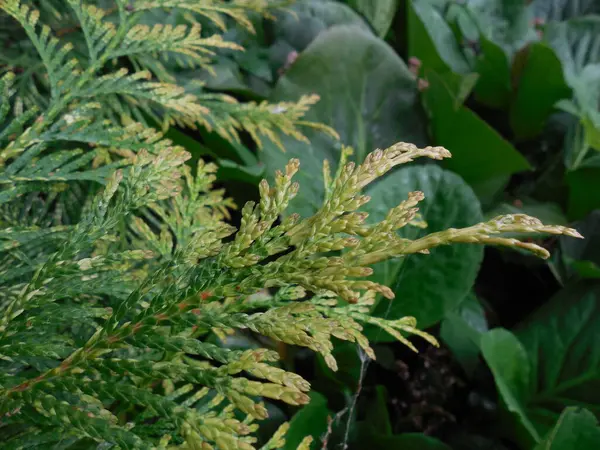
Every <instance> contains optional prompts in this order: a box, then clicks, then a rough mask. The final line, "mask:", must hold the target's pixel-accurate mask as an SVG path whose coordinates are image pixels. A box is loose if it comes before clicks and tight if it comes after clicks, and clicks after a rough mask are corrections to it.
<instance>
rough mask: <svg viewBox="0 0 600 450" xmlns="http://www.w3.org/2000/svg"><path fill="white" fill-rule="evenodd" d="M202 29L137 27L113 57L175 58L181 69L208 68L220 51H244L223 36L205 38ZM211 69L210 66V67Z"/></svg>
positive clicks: (164, 26)
mask: <svg viewBox="0 0 600 450" xmlns="http://www.w3.org/2000/svg"><path fill="white" fill-rule="evenodd" d="M200 30H201V28H200V25H198V24H195V25H192V26H185V25H178V26H176V27H173V26H171V25H162V24H159V25H154V26H153V27H150V26H148V25H136V26H134V27H133V28H131V29H130V30H129V31H128V32H127V34H126V35H125V38H124V40H123V44H122V45H121V47H120V48H118V49H115V50H114V51H113V52H112V53H111V56H113V57H120V56H135V55H139V54H148V55H150V56H153V57H155V58H156V57H160V58H164V59H165V60H168V58H169V57H173V58H175V60H176V62H177V63H178V65H179V66H181V67H188V68H192V67H195V66H200V67H205V66H208V64H209V63H210V57H211V56H214V55H215V52H214V50H212V49H217V48H226V49H230V50H243V48H242V47H240V46H239V45H237V44H235V43H234V42H228V41H225V40H223V38H222V37H221V36H220V35H213V36H210V37H202V35H201V34H200ZM208 67H209V68H210V66H208Z"/></svg>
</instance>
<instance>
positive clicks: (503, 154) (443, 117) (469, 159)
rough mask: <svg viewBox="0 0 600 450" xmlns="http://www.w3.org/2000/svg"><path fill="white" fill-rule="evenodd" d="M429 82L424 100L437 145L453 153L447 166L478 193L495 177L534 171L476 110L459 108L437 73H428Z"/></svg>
mask: <svg viewBox="0 0 600 450" xmlns="http://www.w3.org/2000/svg"><path fill="white" fill-rule="evenodd" d="M427 80H428V81H429V88H428V89H427V90H426V91H425V92H424V95H423V100H424V102H425V106H426V108H427V110H428V112H429V114H430V118H431V128H432V132H433V136H434V139H435V141H436V144H439V145H443V146H444V147H446V148H447V149H448V150H450V152H452V158H450V159H449V160H447V162H446V167H448V168H449V169H451V170H453V171H454V172H456V173H458V174H459V175H460V176H461V177H463V178H464V179H465V181H467V182H468V183H469V184H470V185H471V186H472V187H473V188H474V189H475V192H478V193H479V192H483V189H481V188H480V186H481V185H482V184H484V183H486V182H488V181H489V180H490V179H492V178H497V177H501V176H505V175H510V174H513V173H515V172H519V171H521V170H526V169H529V168H530V166H529V163H528V162H527V160H526V159H525V158H524V157H523V156H522V155H521V154H520V153H519V152H518V151H517V150H516V149H515V148H514V147H513V146H512V145H511V144H510V143H509V142H508V141H506V140H505V139H503V138H502V136H500V135H499V134H498V133H497V132H496V131H495V130H494V129H493V128H492V127H491V126H489V125H488V124H487V123H486V122H485V121H484V120H482V119H481V118H479V117H478V116H477V115H476V114H475V113H474V112H473V111H471V110H470V109H468V108H466V107H465V106H460V107H459V108H455V99H454V96H453V95H452V93H451V91H450V90H449V89H448V87H447V85H446V84H445V83H444V81H443V80H442V78H441V77H440V76H439V75H438V74H437V73H435V72H431V71H430V72H428V73H427Z"/></svg>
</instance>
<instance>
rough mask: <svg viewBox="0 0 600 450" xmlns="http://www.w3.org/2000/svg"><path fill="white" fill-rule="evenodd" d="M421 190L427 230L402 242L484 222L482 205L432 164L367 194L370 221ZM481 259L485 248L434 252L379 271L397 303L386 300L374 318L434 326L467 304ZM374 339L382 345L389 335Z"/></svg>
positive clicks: (408, 230) (407, 230)
mask: <svg viewBox="0 0 600 450" xmlns="http://www.w3.org/2000/svg"><path fill="white" fill-rule="evenodd" d="M416 190H419V191H422V192H424V193H425V200H424V201H423V202H421V203H420V213H421V214H422V216H423V219H424V220H425V221H426V222H427V224H428V228H427V229H426V230H423V229H420V228H417V227H413V226H410V225H409V226H406V227H404V228H402V229H401V230H400V235H401V236H402V237H405V238H409V239H415V238H418V237H422V236H424V235H425V234H427V233H430V232H435V231H440V230H445V229H446V228H449V227H456V228H458V227H465V226H469V225H473V224H475V223H478V222H480V221H481V219H482V214H481V210H480V207H479V202H478V201H477V198H476V197H475V195H474V194H473V191H472V190H471V189H470V188H469V186H468V185H466V184H465V182H464V181H463V180H462V179H461V178H460V177H459V176H457V175H455V174H454V173H452V172H449V171H447V170H443V169H441V168H440V167H438V166H436V165H433V164H428V165H425V166H421V165H413V166H409V167H404V168H402V169H400V170H397V171H396V172H394V173H392V174H391V175H389V176H388V177H386V178H385V179H384V180H382V181H381V182H380V183H378V184H376V185H375V186H373V187H372V188H371V189H369V190H367V193H368V194H369V195H370V196H371V198H372V200H371V201H370V202H369V203H368V204H367V205H366V206H365V210H366V211H368V212H369V219H372V220H374V221H376V220H382V219H383V218H384V217H385V214H386V212H387V211H388V210H389V209H390V208H392V207H394V206H396V205H398V204H399V203H400V202H401V201H402V200H404V199H406V197H407V195H408V193H409V192H411V191H416ZM482 257H483V248H481V247H478V246H470V245H468V244H461V245H452V246H444V247H438V248H435V249H432V250H431V254H430V255H410V256H408V257H406V258H402V259H396V260H391V261H387V262H384V263H380V264H378V265H376V266H375V268H374V270H375V279H376V280H377V281H378V282H380V283H383V284H385V285H387V286H390V287H391V288H392V290H393V291H394V293H395V294H396V299H395V300H392V302H391V303H390V302H389V301H388V300H381V301H380V302H379V303H378V304H377V305H376V307H375V310H374V313H375V314H376V315H378V316H380V317H387V318H389V319H397V318H400V317H403V316H414V317H416V318H417V321H418V324H419V327H420V328H426V327H428V326H431V325H433V324H435V323H436V322H438V321H439V320H441V319H442V318H443V317H444V315H445V314H446V313H447V312H449V311H452V310H454V309H455V308H456V307H457V306H458V304H459V303H460V302H461V301H463V300H464V299H465V296H466V295H467V294H468V292H469V291H470V289H471V287H472V285H473V282H474V281H475V276H476V275H477V271H478V269H479V263H480V262H481V259H482ZM375 334H376V336H377V337H378V338H379V339H383V338H384V336H383V335H384V334H385V333H375Z"/></svg>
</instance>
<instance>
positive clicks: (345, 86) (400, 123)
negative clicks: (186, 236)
mask: <svg viewBox="0 0 600 450" xmlns="http://www.w3.org/2000/svg"><path fill="white" fill-rule="evenodd" d="M312 92H316V93H317V94H319V95H320V97H321V100H320V101H319V102H318V103H317V104H316V105H315V106H313V107H312V108H311V109H310V111H309V112H308V114H307V116H306V119H307V120H312V121H317V122H322V123H325V124H327V125H330V126H332V127H333V128H334V129H335V130H336V131H337V132H338V133H339V134H340V136H341V142H343V143H345V144H348V145H351V146H352V147H354V149H355V154H354V159H355V160H356V161H359V162H361V161H362V160H363V159H364V157H365V156H366V154H367V153H369V152H371V151H373V150H375V149H376V148H385V147H388V146H390V145H392V144H394V143H396V142H398V141H407V142H413V143H415V144H417V145H423V144H425V142H426V132H425V125H424V122H425V121H424V117H423V116H424V114H423V112H422V110H421V109H420V107H419V102H418V96H417V94H418V93H417V89H416V82H415V80H414V79H413V77H412V75H411V74H410V72H409V71H408V69H407V68H406V65H405V64H404V63H403V62H402V60H401V59H400V58H399V57H398V56H397V55H396V53H395V52H394V50H393V49H392V48H391V47H389V46H388V45H387V44H386V43H384V42H383V41H381V40H380V39H379V38H377V37H376V36H374V35H373V34H372V33H370V32H365V31H363V30H362V29H361V28H359V27H356V26H339V27H334V28H332V29H330V30H328V31H326V32H323V33H321V34H320V35H319V37H317V39H315V41H314V42H313V43H312V44H311V45H310V46H309V47H308V48H307V49H306V50H305V51H304V52H303V53H302V54H301V55H300V56H299V57H298V59H297V60H296V62H295V63H294V65H293V66H292V67H291V68H290V69H289V71H288V72H286V74H285V75H284V76H283V77H281V78H280V80H279V82H278V83H277V86H276V87H275V89H274V91H273V96H272V98H271V100H272V101H284V100H287V101H295V100H296V99H297V98H298V97H300V96H301V95H303V94H308V93H312ZM307 136H308V137H309V139H310V141H311V143H310V144H305V143H302V142H299V141H297V140H295V139H293V138H285V137H284V139H283V143H284V146H285V148H286V152H285V153H283V152H282V151H281V150H280V149H278V148H277V147H275V146H274V145H269V144H268V143H265V148H264V151H262V152H261V153H260V154H259V157H260V158H261V159H262V160H263V161H264V163H265V164H266V166H267V171H268V173H273V172H274V171H275V169H280V168H281V167H283V166H284V165H285V163H286V162H287V161H288V160H289V159H290V158H292V157H294V158H299V159H300V162H301V166H302V170H301V171H300V173H299V174H298V176H297V179H298V182H299V183H300V186H301V188H300V192H299V193H298V195H297V196H296V198H295V199H294V200H293V201H292V203H291V207H290V210H289V211H290V212H292V211H294V212H298V213H300V214H301V215H302V216H304V217H306V216H308V215H310V214H312V213H313V212H314V211H315V209H316V208H317V207H318V206H319V205H320V204H321V201H322V198H323V182H322V165H323V160H325V159H328V160H329V162H330V163H331V166H332V169H333V170H335V167H336V165H337V161H338V158H339V152H340V143H339V142H335V141H334V140H333V139H332V138H330V137H328V136H325V135H324V134H323V133H321V132H318V131H311V130H308V129H307Z"/></svg>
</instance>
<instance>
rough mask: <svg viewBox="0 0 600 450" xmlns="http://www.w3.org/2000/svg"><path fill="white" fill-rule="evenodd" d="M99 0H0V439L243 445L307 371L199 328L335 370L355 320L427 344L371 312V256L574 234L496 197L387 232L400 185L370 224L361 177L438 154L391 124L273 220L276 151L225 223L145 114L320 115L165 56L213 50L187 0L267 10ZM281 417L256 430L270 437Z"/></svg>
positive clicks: (302, 394)
mask: <svg viewBox="0 0 600 450" xmlns="http://www.w3.org/2000/svg"><path fill="white" fill-rule="evenodd" d="M100 3H101V4H102V7H100V6H98V5H92V4H89V5H87V4H85V3H82V2H80V1H76V0H69V1H62V2H58V1H57V2H39V5H38V6H39V8H41V10H38V9H35V8H34V7H33V6H32V5H31V4H26V3H21V2H19V1H18V0H1V1H0V7H1V8H2V10H3V11H4V15H3V16H1V21H2V33H3V36H2V37H3V39H5V40H6V42H10V46H7V48H8V50H7V53H5V54H3V58H5V61H4V62H3V64H4V65H3V66H2V70H3V71H4V75H3V77H2V79H1V82H0V92H1V93H2V102H1V104H0V123H1V124H2V125H1V127H0V189H1V190H0V223H1V227H0V286H1V288H0V439H2V448H6V449H11V448H14V449H21V448H39V447H48V446H55V447H54V448H123V449H130V448H142V449H150V448H161V449H167V448H182V449H211V448H219V449H252V448H255V444H256V439H255V438H254V437H253V432H254V431H255V430H256V429H257V424H256V422H255V421H257V420H260V419H264V418H265V417H266V416H267V410H266V408H265V406H264V404H263V403H262V401H261V400H262V399H272V400H278V401H282V402H285V403H288V404H290V405H301V404H305V403H307V402H308V400H309V397H308V395H307V392H308V391H309V389H310V386H309V384H308V383H307V382H306V381H305V380H304V379H302V378H301V377H300V376H299V375H297V374H295V373H291V372H288V371H286V370H284V369H282V368H281V367H280V366H279V365H278V363H277V361H278V354H277V353H276V352H275V351H273V350H272V349H268V348H259V349H251V350H232V349H227V348H223V347H220V346H218V345H216V344H214V343H211V342H212V341H210V340H209V336H211V335H214V334H216V335H218V336H226V335H228V334H230V333H233V332H234V331H235V330H246V331H248V332H252V333H256V334H259V335H262V336H264V337H266V338H269V339H270V340H271V341H273V342H276V341H279V342H283V343H286V344H290V345H295V346H300V347H307V348H309V349H311V350H313V351H314V352H316V353H320V354H321V355H322V356H323V357H324V359H325V361H326V362H327V364H328V365H329V367H330V368H331V369H333V370H335V369H336V362H335V359H334V358H333V356H332V349H333V343H332V338H337V339H341V340H346V341H350V342H355V343H357V345H359V346H360V347H362V349H363V350H364V351H365V352H366V353H367V354H368V355H369V356H370V357H374V355H373V351H372V350H371V349H370V347H369V343H368V341H367V339H366V338H365V336H364V335H363V334H362V332H361V330H362V326H363V325H365V324H370V325H374V326H378V327H380V328H382V329H383V330H385V331H386V332H388V333H389V334H391V335H393V336H394V337H396V338H397V339H399V340H400V341H402V342H404V343H405V344H406V345H408V346H410V347H412V344H411V343H410V341H408V340H407V338H406V336H405V334H406V333H408V334H416V335H419V336H422V337H423V338H425V339H427V340H428V341H430V342H431V343H432V344H433V345H435V344H436V342H435V340H434V339H433V338H432V337H430V336H429V335H427V334H426V333H423V332H421V331H419V330H418V329H417V328H416V323H415V320H414V319H413V318H411V317H405V318H403V319H400V320H384V319H380V318H375V317H371V316H370V315H369V309H370V305H372V303H373V302H374V300H375V297H376V295H378V294H381V295H382V296H384V297H387V298H392V297H393V294H392V292H391V291H390V289H388V288H387V287H385V286H381V285H379V284H376V283H374V282H372V281H369V279H368V277H369V275H371V273H372V269H371V268H370V266H371V265H372V264H374V263H377V262H379V261H383V260H386V259H389V258H396V257H404V256H406V255H410V254H414V253H427V252H428V250H429V249H430V248H433V247H436V246H439V245H446V244H452V243H477V244H496V245H505V246H509V247H517V248H523V249H526V250H530V251H533V252H534V253H538V254H540V255H541V256H547V252H546V251H545V250H544V249H543V248H541V247H538V246H536V245H535V244H532V243H523V242H520V241H518V240H516V239H514V238H513V237H510V236H507V235H506V233H514V232H526V233H531V232H542V233H554V234H567V235H571V236H578V234H577V232H576V231H574V230H571V229H568V228H564V227H555V226H545V225H543V224H541V223H540V222H539V221H538V220H536V219H534V218H530V217H527V216H522V215H513V216H502V217H498V218H496V219H494V220H491V221H489V222H486V223H482V224H477V225H474V226H472V227H468V228H465V229H449V230H446V231H442V232H438V233H432V234H429V235H428V236H425V237H423V238H420V239H417V240H408V239H403V238H400V237H399V236H398V235H397V234H396V230H397V229H399V228H401V227H404V226H415V225H416V222H415V220H416V218H417V210H418V208H417V205H418V203H419V201H421V200H422V199H423V194H422V193H420V192H413V193H412V194H410V196H409V197H408V198H407V199H406V200H405V201H403V202H402V203H400V204H399V205H398V206H397V207H396V208H393V209H391V210H390V211H389V213H388V215H387V217H386V218H385V219H384V220H383V221H381V222H379V223H375V224H369V223H368V222H367V221H366V220H365V219H366V214H365V213H363V212H360V207H361V206H362V205H364V204H365V203H366V202H368V201H369V198H368V197H367V196H365V195H363V194H361V190H362V189H363V188H364V187H365V186H367V185H368V184H369V183H371V182H372V181H373V180H375V179H376V178H378V177H380V176H382V175H383V174H385V173H386V172H388V171H390V170H391V169H393V168H394V167H395V166H397V165H399V164H403V163H407V162H410V161H412V160H413V159H415V158H418V157H428V158H433V159H442V158H445V157H449V156H450V154H449V152H448V151H447V150H445V149H443V148H441V147H427V148H424V149H419V148H417V147H415V146H413V145H411V144H406V143H399V144H396V145H393V146H392V147H390V148H388V149H386V150H383V151H382V150H377V151H375V152H374V153H372V154H370V155H369V156H368V157H367V158H366V159H365V161H364V162H363V163H362V164H360V165H355V164H353V163H346V162H345V160H344V158H345V156H346V155H347V151H344V152H343V156H342V161H341V162H340V164H339V168H338V170H337V172H336V173H335V174H334V175H331V174H330V173H329V170H328V168H327V166H325V168H324V172H325V180H326V181H325V183H326V197H325V198H324V199H323V203H322V205H321V207H320V208H319V209H318V211H317V212H316V213H315V214H314V215H313V216H312V217H305V218H301V217H298V216H297V215H295V214H291V215H286V218H285V219H283V220H280V217H281V216H282V212H284V210H285V209H286V206H287V205H288V203H289V201H290V200H291V199H292V198H293V197H294V196H295V195H296V193H297V192H298V189H299V186H298V184H296V183H295V182H293V180H292V179H293V176H294V174H295V173H296V172H297V171H298V169H299V163H298V161H297V160H292V161H290V163H289V164H288V165H287V166H286V167H285V169H284V171H283V172H278V173H277V174H276V176H275V181H274V183H273V185H269V184H268V183H267V182H266V181H262V182H261V184H260V186H259V189H260V201H259V202H257V203H252V202H251V203H248V204H246V205H245V206H244V207H243V209H242V220H241V225H240V227H239V229H237V230H236V229H235V227H233V226H231V225H229V224H228V223H227V219H228V217H229V216H228V212H229V210H230V209H231V208H233V207H234V205H233V203H232V202H231V201H230V200H228V199H227V198H225V196H224V193H223V192H222V191H220V190H215V189H213V187H212V184H213V182H214V181H215V175H214V173H215V171H216V167H215V166H214V165H213V164H210V163H204V162H203V161H200V162H199V163H198V165H197V167H195V168H193V169H192V168H190V167H189V166H188V165H186V164H185V161H186V160H187V159H188V157H189V155H188V153H187V152H186V151H185V149H183V148H181V147H178V146H176V145H174V144H173V143H172V142H170V141H169V140H167V139H165V138H163V136H162V134H161V132H159V131H157V130H155V129H153V128H152V127H150V125H149V122H152V121H154V122H155V123H160V124H162V125H163V126H164V127H168V126H169V125H172V124H178V125H181V126H188V127H195V126H197V125H201V126H204V127H208V128H211V129H214V130H216V131H217V132H219V133H220V134H222V135H223V136H225V137H227V138H228V139H237V138H238V132H239V131H240V130H245V131H247V132H249V133H250V135H252V136H253V137H254V138H255V139H256V140H257V142H260V136H266V137H267V138H270V139H272V140H274V141H276V142H278V140H277V133H278V132H283V133H288V134H291V135H293V136H295V137H297V138H298V139H304V137H303V135H302V134H301V132H300V131H299V129H298V128H297V127H298V126H305V125H307V126H316V127H318V125H317V124H311V123H306V122H304V121H302V115H303V113H304V111H305V110H306V108H307V107H308V105H309V104H310V103H311V102H313V101H314V100H315V99H314V98H312V97H308V98H304V99H300V100H299V101H298V103H286V104H278V105H269V104H267V103H264V104H252V103H246V104H241V103H237V102H236V101H235V100H233V99H231V98H229V97H226V96H222V95H215V94H210V95H209V94H204V93H203V92H202V90H201V89H200V88H199V90H197V91H193V92H191V93H190V91H189V90H188V89H186V88H183V87H181V86H180V85H178V84H176V83H175V81H176V79H175V77H174V75H173V73H172V72H173V71H172V66H168V67H169V68H171V69H169V68H168V67H167V66H165V65H164V61H165V60H168V59H169V58H171V59H174V60H175V61H176V62H177V65H190V64H191V65H208V64H209V58H210V55H211V52H212V51H213V50H211V49H214V48H215V47H217V48H218V47H232V46H233V44H230V43H227V42H224V41H223V40H222V39H221V38H220V37H219V36H212V37H204V35H203V34H202V33H201V32H200V28H199V26H200V25H199V23H200V22H199V20H200V18H202V17H203V18H204V19H206V20H209V21H212V22H214V23H216V24H217V26H220V27H224V26H225V21H224V18H225V17H230V18H233V19H234V20H235V21H236V22H237V23H238V24H239V26H245V27H248V28H251V26H252V24H251V22H250V21H249V20H248V18H247V16H246V13H247V12H248V11H254V12H256V13H261V14H265V15H268V14H269V8H270V7H272V6H273V3H268V2H266V1H262V0H236V1H232V2H217V1H211V0H205V1H198V0H194V1H189V0H156V1H149V0H146V1H117V2H114V3H113V2H107V4H104V2H100ZM100 3H99V4H100ZM275 6H279V5H275ZM154 10H159V11H165V10H168V11H172V10H178V11H180V12H182V16H181V17H183V18H184V19H185V21H186V24H185V25H177V26H175V27H171V26H169V25H154V26H148V25H144V24H143V23H144V22H145V19H147V18H148V13H149V12H152V11H154ZM40 17H43V18H44V20H47V21H48V23H49V25H48V24H41V23H39V22H40ZM159 17H162V16H160V14H159ZM64 27H67V28H68V29H67V30H64ZM61 30H62V31H61ZM322 128H323V131H325V132H327V131H328V130H327V129H326V128H324V127H322ZM400 301H401V300H400ZM286 427H287V425H283V426H282V427H281V428H280V429H279V430H278V431H277V432H276V433H275V434H274V435H273V436H272V438H271V439H270V441H269V442H267V443H266V444H264V445H263V446H262V448H263V449H273V448H279V447H281V446H282V445H283V444H284V442H285V441H284V439H285V432H286ZM309 445H310V438H307V439H305V440H304V441H303V442H302V444H301V445H300V448H308V446H309Z"/></svg>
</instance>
